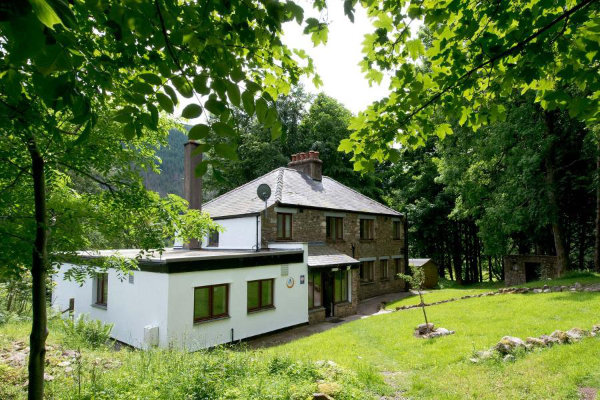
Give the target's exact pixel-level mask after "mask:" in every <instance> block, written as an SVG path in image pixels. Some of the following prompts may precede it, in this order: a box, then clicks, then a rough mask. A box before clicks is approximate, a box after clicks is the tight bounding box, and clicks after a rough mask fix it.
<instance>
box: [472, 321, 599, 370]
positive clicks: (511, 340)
mask: <svg viewBox="0 0 600 400" xmlns="http://www.w3.org/2000/svg"><path fill="white" fill-rule="evenodd" d="M594 336H599V337H600V324H598V325H594V326H593V327H592V329H591V330H590V331H586V330H584V329H581V328H577V327H576V328H571V329H569V330H568V331H566V332H565V331H561V330H555V331H554V332H552V333H551V334H550V335H541V336H540V337H537V338H536V337H528V338H526V339H525V340H524V341H523V340H522V339H521V338H518V337H515V336H504V337H503V338H502V339H500V341H499V342H498V343H497V344H496V345H495V346H494V347H492V348H490V349H489V350H483V351H478V352H476V353H475V354H474V356H473V357H471V358H470V359H469V360H471V362H473V363H478V362H480V361H483V360H487V359H490V358H494V357H498V358H501V359H502V360H503V361H504V362H508V361H514V360H515V355H516V354H517V353H519V352H527V351H532V350H534V349H541V348H545V347H551V346H553V345H561V344H572V343H577V342H579V341H581V340H583V339H585V338H586V337H594Z"/></svg>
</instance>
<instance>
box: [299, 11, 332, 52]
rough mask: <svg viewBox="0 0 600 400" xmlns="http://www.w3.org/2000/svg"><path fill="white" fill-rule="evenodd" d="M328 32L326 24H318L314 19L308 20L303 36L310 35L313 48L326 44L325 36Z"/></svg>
mask: <svg viewBox="0 0 600 400" xmlns="http://www.w3.org/2000/svg"><path fill="white" fill-rule="evenodd" d="M328 32H329V30H328V28H327V24H325V23H322V22H319V20H317V19H316V18H308V19H307V20H306V26H305V28H304V34H305V35H308V34H310V35H311V36H310V37H311V40H312V42H313V44H314V45H315V46H318V45H319V44H321V43H327V34H328Z"/></svg>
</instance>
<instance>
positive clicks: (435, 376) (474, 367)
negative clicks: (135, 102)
mask: <svg viewBox="0 0 600 400" xmlns="http://www.w3.org/2000/svg"><path fill="white" fill-rule="evenodd" d="M572 279H574V280H572ZM570 280H572V281H570ZM575 280H577V281H579V282H581V283H592V282H600V276H598V275H586V276H582V275H579V276H577V277H569V278H567V279H565V280H561V281H556V282H554V283H553V284H568V283H569V282H570V283H573V282H575ZM544 283H545V282H540V283H538V284H539V285H543V284H544ZM529 286H530V287H531V286H533V285H529ZM489 290H490V287H489V286H487V285H482V287H468V288H464V289H461V288H458V287H451V288H447V289H440V290H434V291H431V292H430V293H428V294H427V296H429V297H430V299H429V301H434V300H433V299H442V298H450V297H460V296H462V295H464V294H467V293H471V292H472V291H489ZM405 301H407V300H405ZM428 315H429V318H430V320H431V321H432V322H434V323H435V324H436V325H437V326H441V327H445V328H448V329H451V330H455V331H456V334H454V335H451V336H446V337H442V338H437V339H432V340H423V339H417V338H415V337H414V336H413V329H414V327H415V326H416V325H418V324H419V323H422V322H423V319H422V318H423V317H422V312H421V310H420V309H419V308H416V309H411V310H405V311H399V312H393V313H388V314H382V315H376V316H372V317H369V318H365V319H361V320H357V321H354V322H349V323H346V324H342V325H340V326H337V327H335V328H333V329H330V330H328V331H325V332H322V333H319V334H315V335H313V336H310V337H306V338H303V339H300V340H297V341H295V342H292V343H288V344H285V345H281V346H278V347H274V348H270V349H262V350H248V349H247V348H245V347H244V346H242V347H239V348H238V347H236V348H234V349H233V350H228V349H216V350H214V351H208V352H197V353H193V354H188V353H183V352H180V351H175V350H153V351H149V352H144V351H131V350H122V351H118V352H115V351H114V350H112V349H109V348H106V347H101V348H95V349H93V348H88V347H85V344H83V343H82V344H81V350H82V359H81V362H78V363H73V364H72V365H71V367H72V368H73V370H72V371H70V372H66V370H65V368H64V367H60V366H59V362H61V361H63V360H64V358H60V355H59V354H60V353H61V351H62V349H74V348H75V349H77V348H79V345H78V344H77V343H74V342H73V338H70V337H67V336H66V335H65V333H64V331H62V330H61V328H60V321H58V320H52V321H51V327H50V328H51V333H50V336H49V339H48V343H49V344H50V345H51V346H53V347H52V349H50V350H49V352H48V367H47V371H48V372H49V373H50V374H52V375H53V377H54V380H53V381H51V382H49V383H48V384H47V397H48V398H56V399H81V398H95V399H179V398H194V399H222V398H223V399H225V398H226V399H266V398H269V399H307V398H309V397H310V396H311V394H312V393H314V392H316V391H319V390H321V389H322V387H319V382H326V383H327V384H328V385H329V387H330V388H331V387H332V388H334V389H335V390H334V392H335V396H334V397H335V398H336V399H368V398H373V399H380V398H381V396H383V395H387V396H392V397H391V398H411V399H469V398H473V399H475V398H477V399H550V398H552V399H578V398H579V395H578V387H581V386H586V387H595V388H600V369H599V368H598V360H600V337H595V338H586V339H584V340H583V341H582V342H580V343H576V344H571V345H561V346H555V347H553V348H548V349H543V350H536V351H534V352H531V353H527V354H522V355H519V356H518V357H517V359H516V360H515V361H514V362H508V363H504V362H501V361H497V360H488V361H484V362H481V363H478V364H473V363H472V362H471V361H469V358H470V357H471V356H472V354H473V352H474V351H477V350H484V349H487V348H489V347H491V346H493V345H494V344H495V343H497V342H498V340H499V339H500V338H502V336H505V335H511V336H519V337H521V338H523V339H524V338H526V337H528V336H539V335H541V334H549V333H551V332H552V331H554V330H556V329H561V330H568V329H570V328H573V327H580V328H583V329H590V328H591V327H592V325H593V324H600V293H598V292H576V293H571V292H560V293H545V294H507V295H498V296H490V297H482V298H476V299H468V300H461V301H456V302H450V303H445V304H441V305H437V306H434V307H429V308H428ZM28 330H29V324H28V323H26V322H21V323H8V324H3V325H0V350H4V353H6V350H7V349H10V347H11V346H12V345H14V341H15V340H21V341H27V339H28V337H27V336H28ZM319 360H326V361H334V362H335V363H336V364H337V367H336V366H333V367H331V366H329V364H328V363H316V361H319ZM323 365H325V366H324V367H323ZM25 380H26V367H22V368H18V367H14V366H10V365H8V364H3V363H2V362H1V361H0V398H2V399H13V398H14V399H20V398H25V397H26V391H25V388H24V386H23V384H24V382H25ZM80 383H81V394H80ZM394 396H397V397H394Z"/></svg>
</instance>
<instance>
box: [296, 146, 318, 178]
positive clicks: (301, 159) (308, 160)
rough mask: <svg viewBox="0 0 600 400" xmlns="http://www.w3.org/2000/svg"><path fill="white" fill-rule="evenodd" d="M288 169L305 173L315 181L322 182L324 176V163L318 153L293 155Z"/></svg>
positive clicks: (310, 152)
mask: <svg viewBox="0 0 600 400" xmlns="http://www.w3.org/2000/svg"><path fill="white" fill-rule="evenodd" d="M288 167H290V168H293V169H295V170H296V171H300V172H304V173H305V174H306V175H308V176H310V177H311V178H312V179H313V180H315V181H320V180H321V179H322V176H323V161H321V160H320V159H319V152H318V151H312V150H311V151H309V152H308V153H298V154H292V161H290V162H289V164H288Z"/></svg>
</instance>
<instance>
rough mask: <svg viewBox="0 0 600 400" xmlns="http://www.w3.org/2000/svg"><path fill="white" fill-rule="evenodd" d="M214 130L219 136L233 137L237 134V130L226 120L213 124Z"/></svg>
mask: <svg viewBox="0 0 600 400" xmlns="http://www.w3.org/2000/svg"><path fill="white" fill-rule="evenodd" d="M212 128H213V130H214V131H215V133H216V134H217V135H219V136H229V137H233V136H235V135H236V133H235V130H234V129H233V128H232V127H231V126H229V125H228V124H226V123H224V122H215V123H214V124H213V125H212Z"/></svg>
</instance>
